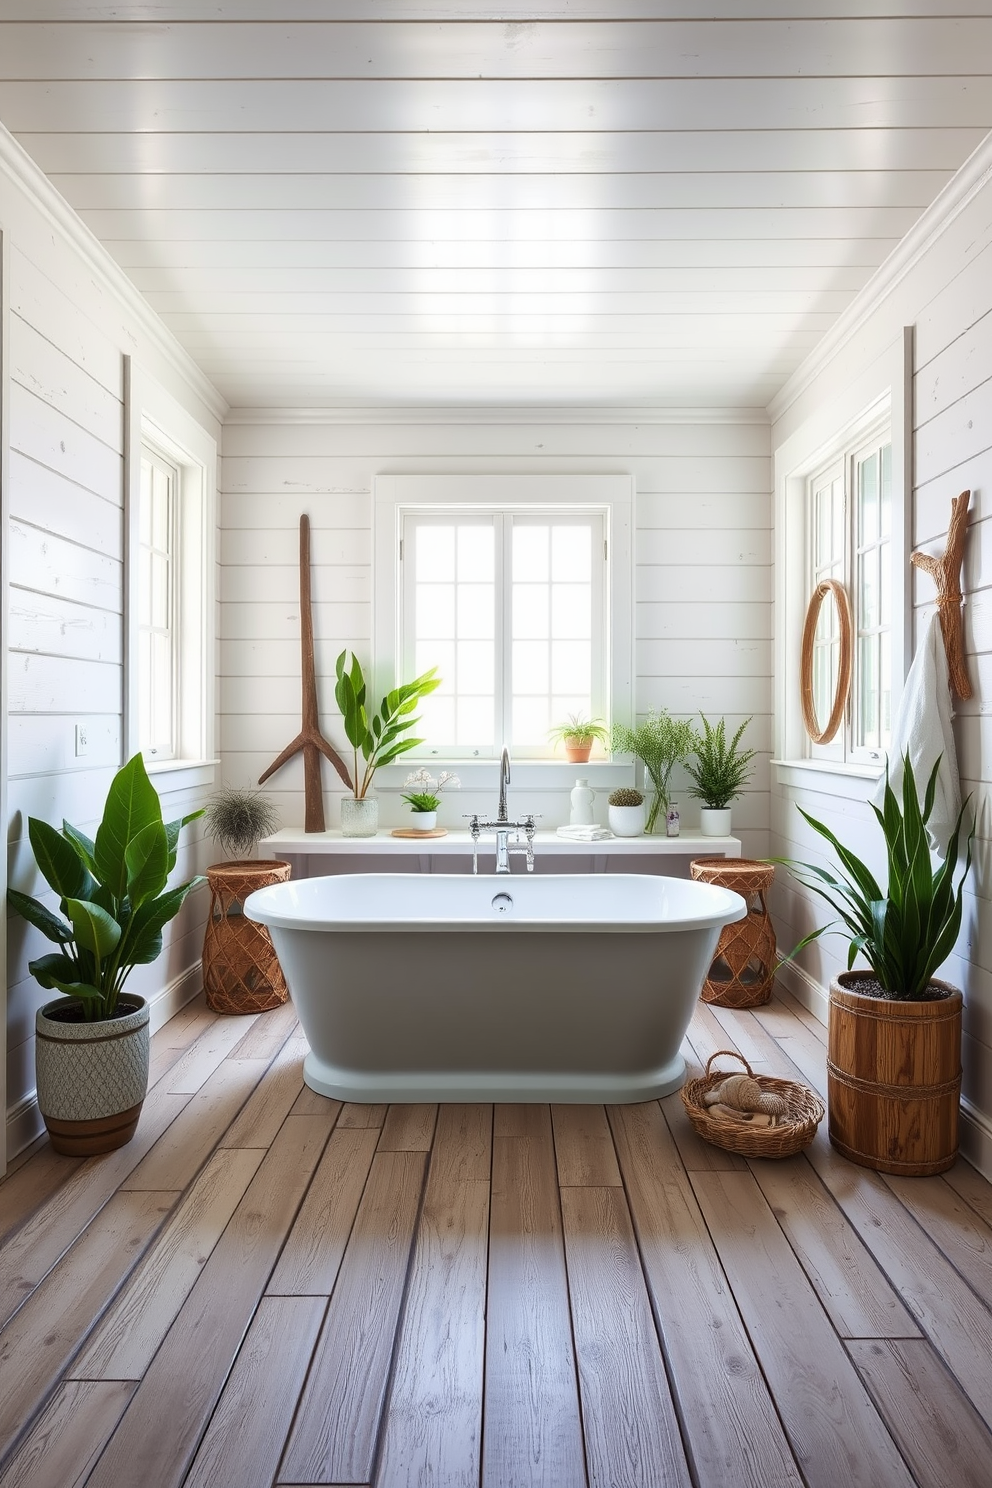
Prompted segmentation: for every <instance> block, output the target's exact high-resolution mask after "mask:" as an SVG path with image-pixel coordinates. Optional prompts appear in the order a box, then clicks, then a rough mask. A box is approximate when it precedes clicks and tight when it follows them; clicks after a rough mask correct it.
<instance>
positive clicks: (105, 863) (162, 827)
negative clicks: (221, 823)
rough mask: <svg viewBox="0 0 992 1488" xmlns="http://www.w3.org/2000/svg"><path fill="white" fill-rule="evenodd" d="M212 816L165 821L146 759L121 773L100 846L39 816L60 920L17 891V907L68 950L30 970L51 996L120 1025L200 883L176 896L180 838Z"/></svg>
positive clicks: (31, 828) (38, 846) (45, 867)
mask: <svg viewBox="0 0 992 1488" xmlns="http://www.w3.org/2000/svg"><path fill="white" fill-rule="evenodd" d="M201 815H202V812H200V811H194V812H192V813H191V814H190V815H189V816H185V817H183V818H182V820H181V821H175V822H163V820H162V807H161V804H160V802H159V798H158V795H157V793H156V791H155V788H154V786H153V785H152V783H151V781H150V780H149V779H148V775H147V773H146V771H145V767H144V763H143V762H142V759H141V756H140V755H135V757H134V759H131V760H129V761H128V763H127V764H126V765H125V766H124V767H123V769H121V770H119V771H118V772H117V774H116V775H115V777H114V779H113V781H112V783H111V786H110V791H109V792H108V795H107V801H106V805H105V807H104V812H103V820H102V821H101V823H100V826H99V829H98V830H97V834H96V841H95V842H91V841H90V839H89V838H88V837H86V836H85V835H84V834H83V833H82V832H80V831H79V830H78V829H77V828H76V827H72V826H70V825H69V823H68V822H63V824H62V830H61V832H59V831H57V830H56V829H55V828H54V827H50V826H49V825H48V824H47V823H46V822H43V821H37V820H36V819H35V818H34V817H32V818H31V819H30V820H29V822H28V835H29V838H30V841H31V846H32V848H33V849H34V855H35V860H36V862H37V864H38V868H39V869H40V871H41V874H42V876H43V877H44V879H45V880H46V882H47V883H48V884H49V885H50V887H51V888H52V889H54V891H55V892H56V894H58V896H59V909H60V911H61V914H62V915H63V916H64V918H62V919H60V918H59V916H58V915H55V914H53V913H52V912H51V910H50V909H48V908H47V907H46V906H45V905H44V904H42V903H41V902H40V901H39V900H37V899H33V898H32V897H31V896H30V895H29V894H22V893H20V892H19V890H17V889H10V890H9V891H8V894H7V898H8V900H9V902H10V905H11V908H12V909H15V910H16V911H17V912H18V914H20V915H22V916H23V917H24V918H25V919H26V920H27V921H28V922H29V923H30V924H32V925H33V926H34V927H35V929H37V930H40V931H41V933H42V934H43V935H45V936H47V938H48V939H49V940H52V941H54V942H55V943H56V945H58V946H59V950H58V952H56V953H54V954H50V955H47V956H40V957H38V958H36V959H35V960H34V961H31V962H30V963H29V970H30V972H31V975H32V976H33V977H35V978H36V980H37V981H38V982H39V983H40V985H41V986H42V987H45V988H48V989H55V990H57V991H60V992H64V993H65V994H66V995H67V996H71V997H76V998H79V1000H80V1001H81V1002H82V1003H83V1006H84V1008H85V1010H86V1016H87V1018H91V1019H95V1018H111V1017H113V1015H114V1013H115V1012H116V1009H117V999H118V997H119V996H120V992H121V989H122V988H123V986H124V983H125V981H126V980H127V977H128V975H129V973H130V972H131V970H132V968H133V967H135V966H138V965H143V964H147V963H148V962H151V961H154V960H155V958H156V956H157V955H158V954H159V952H160V951H161V949H162V929H163V926H165V925H166V924H167V923H168V922H169V920H171V919H172V918H173V917H174V916H175V915H177V914H178V913H179V910H180V909H181V908H182V905H183V902H184V900H185V898H186V896H187V894H188V893H189V892H190V890H191V889H194V888H196V886H197V885H198V884H201V883H202V882H203V879H202V878H193V879H190V881H189V882H188V883H185V884H181V885H180V886H179V887H178V888H174V889H168V888H167V883H168V878H169V874H170V873H171V872H172V870H173V868H174V867H175V865H176V848H177V844H178V842H179V834H180V832H181V831H182V829H183V827H184V826H186V825H187V824H188V823H189V822H191V821H195V819H196V818H197V817H198V816H201Z"/></svg>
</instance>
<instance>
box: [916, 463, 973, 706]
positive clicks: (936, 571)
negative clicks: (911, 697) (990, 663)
mask: <svg viewBox="0 0 992 1488" xmlns="http://www.w3.org/2000/svg"><path fill="white" fill-rule="evenodd" d="M970 499H971V492H970V491H962V492H961V495H960V496H955V497H954V500H953V501H952V502H951V521H950V526H949V527H948V529H947V547H946V548H945V549H944V552H943V554H942V556H941V557H940V558H935V557H932V556H931V554H929V553H913V554H911V562H913V563H915V564H916V567H917V568H921V569H922V570H923V572H924V573H928V574H929V575H930V577H931V578H932V579H933V581H934V583H935V584H936V586H937V613H938V615H939V616H940V629H941V633H942V635H943V637H944V650H945V651H946V652H947V670H948V672H949V673H950V681H951V691H952V692H955V693H957V695H958V697H959V698H970V697H971V682H970V680H969V678H968V669H967V667H966V666H965V660H964V622H963V618H962V615H961V564H962V562H963V561H964V543H965V538H966V537H967V535H968V502H969V501H970Z"/></svg>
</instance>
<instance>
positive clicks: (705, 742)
mask: <svg viewBox="0 0 992 1488" xmlns="http://www.w3.org/2000/svg"><path fill="white" fill-rule="evenodd" d="M699 716H700V718H702V720H703V732H702V735H701V736H700V737H699V739H698V741H697V743H696V747H695V751H694V753H695V764H693V763H692V761H691V760H687V761H686V767H685V768H686V774H687V775H688V776H689V778H690V779H691V780H692V782H693V784H692V787H691V789H690V791H689V794H690V796H692V797H693V799H694V800H696V801H701V802H702V807H701V809H700V812H699V830H700V831H701V832H702V834H703V836H704V837H729V835H730V826H731V819H732V808H731V804H730V803H731V802H732V801H736V799H737V797H738V796H739V795H740V794H741V793H742V791H743V789H744V786H745V785H746V784H747V782H748V781H749V780H750V778H751V775H752V774H753V767H752V765H751V761H752V760H753V759H754V756H755V754H756V752H757V751H756V750H754V749H741V748H740V742H741V739H742V738H743V736H744V730H745V729H746V728H747V726H748V724H749V723H750V722H751V720H750V718H745V720H744V722H743V723H742V724H741V726H740V728H739V729H738V730H737V732H736V733H735V734H734V736H733V738H732V739H731V740H730V742H729V743H728V742H727V720H726V719H725V718H721V719H720V721H719V723H716V724H712V723H710V721H709V719H708V718H706V717H705V715H704V714H702V713H700V715H699Z"/></svg>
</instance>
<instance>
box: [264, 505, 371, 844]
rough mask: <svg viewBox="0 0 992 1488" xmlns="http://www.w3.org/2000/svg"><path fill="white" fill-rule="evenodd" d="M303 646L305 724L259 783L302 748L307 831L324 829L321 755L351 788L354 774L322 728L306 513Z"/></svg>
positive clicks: (302, 527)
mask: <svg viewBox="0 0 992 1488" xmlns="http://www.w3.org/2000/svg"><path fill="white" fill-rule="evenodd" d="M300 647H301V652H302V658H301V670H302V677H303V727H302V728H301V729H300V732H299V733H298V734H297V736H296V738H295V739H294V740H293V742H292V743H291V744H287V745H286V748H285V749H284V750H283V751H282V753H281V754H280V755H277V756H276V758H275V759H274V760H273V761H272V763H271V765H270V766H269V768H268V769H267V770H266V771H265V773H264V774H262V775H260V776H259V777H258V783H259V785H262V784H263V783H264V782H265V781H266V780H268V778H269V776H270V775H273V774H275V772H276V770H278V769H280V768H281V767H282V766H283V765H284V764H285V763H286V761H287V760H290V759H292V758H293V755H294V754H299V753H300V751H301V750H302V751H303V789H304V797H305V801H306V821H305V823H304V828H303V829H304V831H306V832H323V830H324V795H323V790H322V788H321V783H320V756H321V755H324V756H325V758H327V759H329V760H330V762H331V764H332V765H333V766H334V768H335V770H337V772H338V774H339V775H340V776H341V779H342V780H343V781H344V783H345V785H346V786H347V787H348V789H349V791H350V790H351V788H352V785H351V777H350V776H349V774H348V770H347V767H346V765H345V764H344V761H343V760H342V758H341V756H340V755H339V754H338V752H337V750H336V749H334V747H333V746H332V745H330V744H328V742H327V740H326V739H325V738H324V736H323V734H322V733H321V732H320V720H319V717H318V714H317V674H316V670H315V667H314V655H313V610H312V608H311V604H310V518H309V517H308V516H307V515H306V514H305V513H304V515H303V516H302V517H301V518H300Z"/></svg>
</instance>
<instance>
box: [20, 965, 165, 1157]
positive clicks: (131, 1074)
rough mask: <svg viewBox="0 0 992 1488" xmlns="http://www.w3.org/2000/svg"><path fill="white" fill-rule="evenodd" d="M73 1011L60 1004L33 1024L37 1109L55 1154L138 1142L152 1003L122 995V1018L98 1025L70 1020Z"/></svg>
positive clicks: (52, 1005)
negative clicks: (67, 1018)
mask: <svg viewBox="0 0 992 1488" xmlns="http://www.w3.org/2000/svg"><path fill="white" fill-rule="evenodd" d="M71 1005H72V1004H71V999H69V998H66V997H60V998H59V999H58V1000H57V1001H56V1002H49V1003H46V1004H45V1006H44V1007H43V1008H39V1009H38V1013H37V1015H36V1018H35V1068H36V1074H37V1080H38V1107H39V1109H40V1111H41V1114H42V1116H43V1117H44V1118H45V1125H46V1126H47V1127H48V1131H49V1135H50V1137H51V1140H52V1146H53V1147H54V1148H55V1151H56V1152H62V1153H64V1154H66V1155H67V1156H69V1157H90V1156H92V1155H93V1154H94V1153H99V1152H112V1151H113V1150H114V1148H116V1147H123V1146H124V1143H125V1142H129V1141H130V1140H131V1138H132V1137H133V1136H134V1132H135V1129H136V1127H137V1125H138V1116H139V1114H140V1112H141V1104H142V1101H143V1100H144V1098H145V1093H146V1091H147V1089H148V1049H149V1029H148V1004H147V1003H146V1002H145V1000H144V999H143V998H141V997H133V996H130V995H128V994H127V993H123V994H122V995H121V999H120V1002H119V1004H118V1006H119V1007H120V1008H121V1010H122V1014H123V1016H122V1017H119V1018H106V1019H101V1020H99V1021H97V1022H94V1023H82V1022H80V1023H74V1022H69V1021H66V1018H65V1015H66V1013H67V1012H68V1011H69V1009H70V1006H71ZM75 1005H76V1006H78V1004H75Z"/></svg>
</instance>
